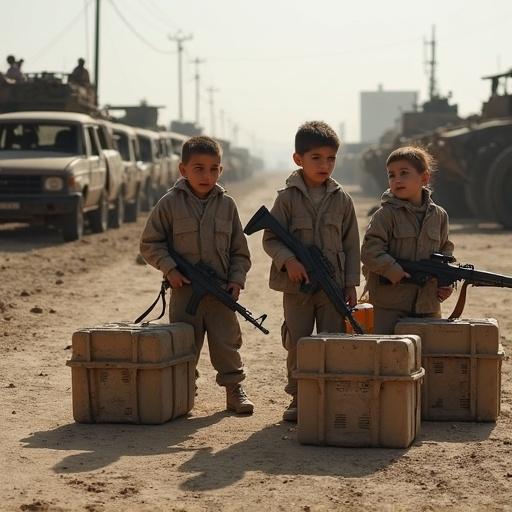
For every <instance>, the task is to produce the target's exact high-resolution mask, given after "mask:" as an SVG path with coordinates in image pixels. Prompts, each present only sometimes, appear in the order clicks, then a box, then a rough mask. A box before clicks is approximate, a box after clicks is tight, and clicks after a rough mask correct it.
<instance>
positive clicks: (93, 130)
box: [0, 111, 109, 241]
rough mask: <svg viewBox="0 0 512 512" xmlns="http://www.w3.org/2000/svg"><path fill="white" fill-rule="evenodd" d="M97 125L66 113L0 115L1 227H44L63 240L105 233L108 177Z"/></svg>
mask: <svg viewBox="0 0 512 512" xmlns="http://www.w3.org/2000/svg"><path fill="white" fill-rule="evenodd" d="M99 130H100V126H99V123H98V121H97V120H95V119H93V118H92V117H90V116H88V115H86V114H78V113H69V112H36V111H34V112H13V113H9V114H2V115H0V222H35V221H39V222H41V221H42V222H43V223H45V224H51V225H55V226H57V227H59V228H60V229H61V231H62V236H63V238H64V240H66V241H71V240H77V239H79V238H80V237H81V236H82V233H83V229H84V220H85V218H87V220H88V222H89V225H90V228H91V230H92V231H93V232H97V233H99V232H103V231H105V230H106V229H107V227H108V208H109V191H108V172H107V164H106V159H105V156H104V154H103V152H102V149H101V145H100V141H99V137H98V131H99Z"/></svg>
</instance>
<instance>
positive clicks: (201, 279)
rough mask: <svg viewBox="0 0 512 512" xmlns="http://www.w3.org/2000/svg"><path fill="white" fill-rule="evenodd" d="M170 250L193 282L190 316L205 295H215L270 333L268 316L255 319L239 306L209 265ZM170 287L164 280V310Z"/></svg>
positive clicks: (178, 266)
mask: <svg viewBox="0 0 512 512" xmlns="http://www.w3.org/2000/svg"><path fill="white" fill-rule="evenodd" d="M168 250H169V255H170V256H171V258H172V259H173V260H174V261H175V263H176V265H177V268H178V270H179V271H180V272H181V273H182V274H183V275H184V276H185V277H186V278H187V279H188V280H189V281H190V282H191V284H190V286H192V290H193V294H192V297H191V299H190V301H189V303H188V304H187V307H186V309H185V311H186V312H187V313H188V314H189V315H195V314H196V312H197V308H198V306H199V303H200V302H201V300H202V299H203V297H204V296H205V295H213V296H214V297H215V298H216V299H217V300H219V301H220V302H222V304H224V305H225V306H227V307H228V308H229V309H231V311H236V312H237V313H238V314H240V315H241V316H242V317H243V318H245V320H247V321H248V322H250V323H251V324H252V325H254V326H255V327H257V328H258V329H259V330H260V331H261V332H262V333H264V334H268V333H269V331H268V330H267V329H265V327H263V322H264V321H265V319H266V318H267V315H265V314H263V315H261V316H260V317H259V318H254V317H253V316H252V314H251V312H250V311H249V310H247V309H245V308H244V307H243V306H242V305H241V304H239V303H238V302H237V301H236V300H235V299H234V298H233V296H232V295H231V294H230V293H229V292H227V291H226V290H225V289H224V288H223V287H222V286H221V285H220V284H219V282H221V281H222V280H221V279H220V277H219V276H218V275H217V274H216V273H215V270H213V269H212V268H211V267H209V266H208V265H206V264H204V263H203V262H201V261H200V262H199V263H196V264H195V265H194V264H192V263H190V262H189V261H188V260H187V259H185V258H184V257H183V256H181V254H179V253H177V252H176V251H175V250H174V249H172V248H171V247H168ZM168 287H169V284H168V282H167V280H166V279H164V282H163V283H162V289H161V291H160V295H159V297H158V298H160V296H162V297H163V300H164V308H165V290H166V288H168ZM162 293H163V295H162ZM158 298H157V300H156V301H155V303H154V304H153V306H152V307H154V305H155V304H156V302H158ZM152 307H151V309H152ZM151 309H149V310H148V311H146V312H145V313H144V314H143V315H141V316H140V317H139V318H137V320H136V321H135V323H139V322H140V321H141V320H142V319H143V318H144V317H145V316H146V315H147V314H148V313H149V311H151ZM161 316H162V315H161Z"/></svg>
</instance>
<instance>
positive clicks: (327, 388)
mask: <svg viewBox="0 0 512 512" xmlns="http://www.w3.org/2000/svg"><path fill="white" fill-rule="evenodd" d="M423 374H424V371H423V368H422V367H421V341H420V338H419V337H418V336H386V335H351V334H341V335H340V334H338V335H337V334H320V335H316V336H310V337H306V338H301V339H300V340H299V342H298V346H297V372H296V373H295V377H296V378H297V379H298V439H299V442H301V443H304V444H320V445H323V444H326V445H331V446H382V447H389V448H405V447H407V446H409V445H410V444H411V443H412V441H413V440H414V438H415V437H416V435H417V433H418V432H419V428H420V382H421V379H422V377H423Z"/></svg>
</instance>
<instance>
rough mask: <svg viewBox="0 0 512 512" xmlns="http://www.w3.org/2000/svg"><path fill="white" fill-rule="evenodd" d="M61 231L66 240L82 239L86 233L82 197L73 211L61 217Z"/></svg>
mask: <svg viewBox="0 0 512 512" xmlns="http://www.w3.org/2000/svg"><path fill="white" fill-rule="evenodd" d="M61 231H62V238H63V239H64V242H74V241H75V240H80V239H81V238H82V235H83V234H84V212H83V202H82V198H81V197H79V198H78V199H77V200H76V202H75V205H74V206H73V211H72V212H70V213H69V214H68V215H65V216H63V217H62V219H61Z"/></svg>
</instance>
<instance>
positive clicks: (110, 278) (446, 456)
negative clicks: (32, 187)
mask: <svg viewBox="0 0 512 512" xmlns="http://www.w3.org/2000/svg"><path fill="white" fill-rule="evenodd" d="M282 180H283V176H272V177H265V179H263V177H259V178H255V179H253V180H251V181H250V182H246V183H242V184H234V185H231V186H229V187H228V189H229V191H230V193H231V194H232V195H234V196H235V198H236V199H237V201H238V204H239V208H240V213H241V217H242V221H243V222H244V223H245V222H246V221H247V220H248V219H249V217H250V216H251V214H252V213H253V212H254V211H255V210H256V209H257V207H259V206H260V205H261V204H266V205H267V206H271V204H272V201H273V197H274V195H275V190H276V189H277V188H278V187H280V186H281V184H282ZM350 190H351V191H352V192H353V197H354V200H355V203H356V206H357V209H358V213H359V219H360V227H361V229H362V230H363V229H364V227H365V225H366V222H367V218H366V212H367V210H368V208H369V207H370V206H372V205H373V204H376V201H375V200H374V199H370V198H367V197H364V196H363V195H361V194H360V193H359V192H358V191H357V189H350ZM142 226H143V219H141V220H140V221H139V222H138V223H137V224H133V225H125V226H123V227H122V229H120V230H117V231H109V232H108V233H107V234H100V235H91V234H89V235H87V236H85V238H84V239H83V240H82V241H80V242H75V243H69V244H63V243H62V242H61V241H60V237H59V235H58V233H56V232H52V231H50V230H46V229H43V228H28V227H20V226H0V402H1V403H0V411H1V412H0V418H1V420H0V427H1V430H0V432H1V436H0V468H1V469H0V470H1V478H0V497H1V500H0V510H33V511H43V510H55V511H57V510H87V511H103V510H123V511H124V510H148V511H149V510H151V511H154V510H175V511H178V510H180V511H181V510H186V511H202V510H212V511H213V510H226V511H234V510H267V511H274V510H293V511H295V510H297V511H308V512H312V511H315V512H316V511H322V510H384V511H400V510H486V511H487V510H509V511H512V428H511V427H512V419H511V415H512V371H511V363H510V361H509V360H508V359H507V360H505V361H504V364H503V394H502V413H501V417H500V419H499V421H498V422H497V423H496V424H493V423H490V424H488V423H486V424H477V423H453V422H447V423H434V422H424V423H423V425H422V431H421V434H420V435H419V436H418V438H417V440H416V441H415V443H414V444H413V445H412V446H411V447H410V448H409V449H407V450H389V449H344V448H329V447H325V448H321V447H313V446H301V445H299V444H298V442H297V432H296V428H295V427H294V426H293V425H290V424H286V423H282V422H281V415H282V411H283V409H284V408H285V406H286V405H287V403H288V397H287V396H286V395H285V393H284V391H283V386H284V383H285V370H284V369H285V364H284V361H285V352H284V350H283V349H282V347H281V341H280V337H279V326H280V323H281V315H282V312H281V298H280V295H279V294H278V293H275V292H272V291H270V290H269V289H268V287H267V275H268V274H267V273H268V267H269V260H268V258H267V256H266V255H265V254H264V253H263V251H262V249H261V246H260V238H261V237H260V235H254V236H253V237H251V238H250V247H251V251H252V254H253V268H252V270H251V272H250V274H249V279H248V284H247V291H245V292H244V293H243V295H242V297H241V303H242V304H244V305H245V306H246V307H247V308H249V309H250V310H251V311H252V312H253V313H254V314H255V315H259V314H261V313H262V312H266V313H268V315H269V318H268V319H267V322H266V326H267V327H268V328H269V329H270V330H271V334H270V335H269V336H265V335H263V334H262V333H260V332H259V331H257V330H256V329H254V328H252V327H251V326H250V325H248V324H246V323H244V322H243V321H242V322H241V323H242V328H243V331H244V346H243V349H242V350H243V356H244V359H245V363H246V365H247V367H248V371H249V374H248V379H247V381H246V389H247V391H248V393H249V395H250V396H251V398H252V399H253V400H254V402H255V404H256V412H255V414H254V415H253V416H251V417H237V416H234V415H231V414H228V413H226V412H225V411H224V394H223V389H222V388H219V387H218V386H216V385H215V382H214V372H213V370H212V368H211V365H210V363H209V359H208V354H207V351H206V346H205V352H204V353H203V354H202V357H201V361H200V371H201V378H200V380H199V381H198V385H199V391H198V396H197V399H196V406H195V408H194V410H193V411H192V414H191V415H190V416H188V417H186V418H181V419H179V420H176V421H173V422H170V423H167V424H164V425H160V426H137V425H83V424H82V425H80V424H76V423H75V422H74V421H73V418H72V412H71V378H70V369H69V368H68V367H66V366H65V362H66V360H67V359H69V357H70V352H71V351H70V343H71V334H72V332H73V331H74V330H76V329H77V328H79V327H83V326H90V325H95V324H98V323H101V322H109V321H119V320H133V319H134V318H135V317H136V316H137V315H138V314H139V313H141V312H142V311H143V310H144V309H145V308H146V307H147V306H148V305H149V304H150V303H151V302H152V301H153V299H154V297H155V296H156V294H157V291H158V288H159V283H160V276H159V274H158V272H157V271H156V270H154V269H152V268H149V267H147V266H143V265H140V264H137V263H136V256H137V252H138V251H137V246H138V238H139V235H140V232H141V229H142ZM452 235H453V236H452V238H453V240H454V242H455V244H456V254H457V256H458V259H459V261H463V262H471V263H474V264H475V265H477V266H478V267H480V268H484V269H488V270H493V271H495V272H500V273H505V274H510V275H512V258H511V254H512V232H504V231H502V230H501V229H499V227H497V226H493V225H477V224H475V223H463V222H461V223H457V222H454V223H453V225H452ZM468 302H469V304H468V306H467V308H466V316H468V317H477V318H481V317H489V316H492V317H496V318H497V319H498V320H499V322H500V324H501V329H502V343H503V345H504V347H505V350H506V351H507V352H509V353H510V352H511V351H512V314H511V313H512V308H511V304H512V290H501V289H488V290H482V289H476V290H471V289H470V291H469V299H468ZM453 303H454V299H450V300H449V301H448V303H447V305H446V306H445V312H448V310H450V306H452V305H453Z"/></svg>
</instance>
